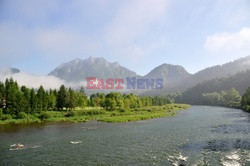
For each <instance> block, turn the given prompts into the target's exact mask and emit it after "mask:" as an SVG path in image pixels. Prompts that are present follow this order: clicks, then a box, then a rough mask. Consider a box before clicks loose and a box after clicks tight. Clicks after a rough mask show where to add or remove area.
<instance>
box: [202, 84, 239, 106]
mask: <svg viewBox="0 0 250 166" xmlns="http://www.w3.org/2000/svg"><path fill="white" fill-rule="evenodd" d="M202 100H203V102H204V104H206V105H218V106H226V107H233V108H240V106H241V95H240V93H239V92H238V91H237V90H236V89H234V88H232V89H230V90H227V91H220V92H213V93H203V94H202Z"/></svg>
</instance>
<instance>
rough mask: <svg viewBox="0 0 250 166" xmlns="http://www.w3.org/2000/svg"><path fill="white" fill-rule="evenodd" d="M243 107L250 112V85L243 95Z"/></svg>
mask: <svg viewBox="0 0 250 166" xmlns="http://www.w3.org/2000/svg"><path fill="white" fill-rule="evenodd" d="M241 107H242V109H244V110H245V111H248V112H250V86H249V87H248V88H247V90H246V92H245V93H244V94H243V96H242V101H241Z"/></svg>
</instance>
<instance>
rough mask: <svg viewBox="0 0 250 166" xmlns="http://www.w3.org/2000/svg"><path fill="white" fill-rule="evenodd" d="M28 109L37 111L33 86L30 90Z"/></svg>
mask: <svg viewBox="0 0 250 166" xmlns="http://www.w3.org/2000/svg"><path fill="white" fill-rule="evenodd" d="M30 109H31V112H35V111H37V96H36V93H35V90H34V89H33V88H32V89H31V91H30Z"/></svg>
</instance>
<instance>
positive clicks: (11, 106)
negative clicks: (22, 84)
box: [4, 78, 19, 115]
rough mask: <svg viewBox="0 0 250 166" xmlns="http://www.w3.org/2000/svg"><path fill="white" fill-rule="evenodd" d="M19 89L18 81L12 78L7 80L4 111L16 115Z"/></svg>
mask: <svg viewBox="0 0 250 166" xmlns="http://www.w3.org/2000/svg"><path fill="white" fill-rule="evenodd" d="M18 91H19V88H18V84H17V82H14V80H13V79H12V78H10V79H6V81H5V100H6V103H5V104H6V106H5V108H4V113H6V114H12V115H14V114H15V113H16V111H17V107H18V105H17V93H18Z"/></svg>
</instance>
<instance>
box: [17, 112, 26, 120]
mask: <svg viewBox="0 0 250 166" xmlns="http://www.w3.org/2000/svg"><path fill="white" fill-rule="evenodd" d="M16 118H17V119H25V118H27V114H26V113H25V112H19V113H18V114H17V117H16Z"/></svg>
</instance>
